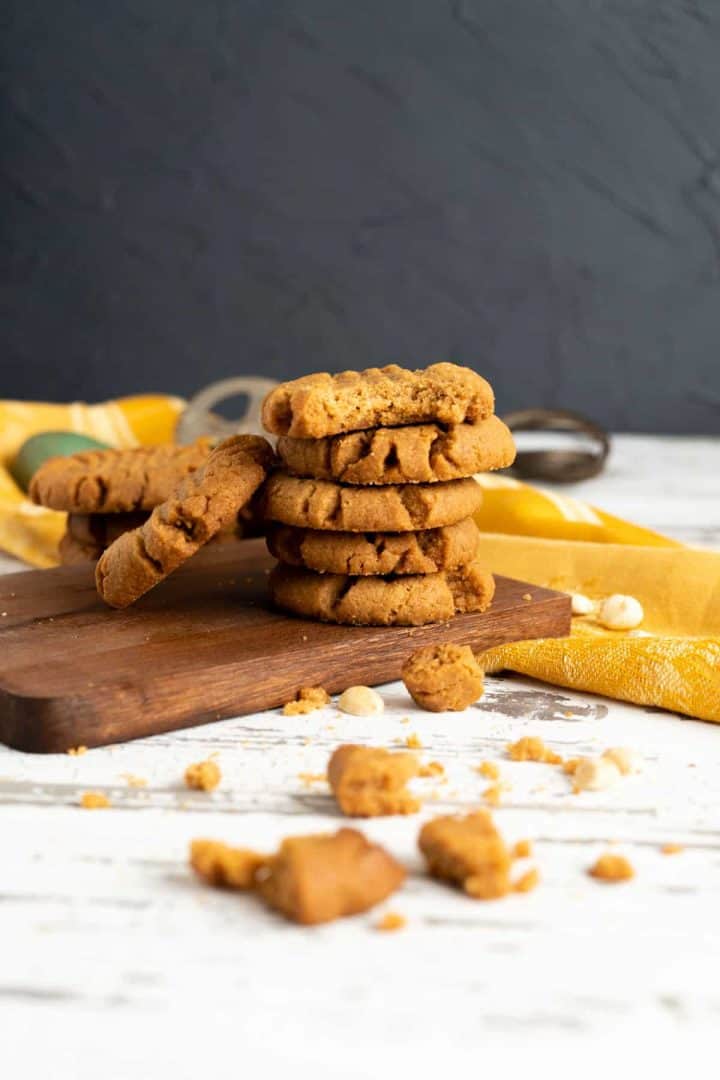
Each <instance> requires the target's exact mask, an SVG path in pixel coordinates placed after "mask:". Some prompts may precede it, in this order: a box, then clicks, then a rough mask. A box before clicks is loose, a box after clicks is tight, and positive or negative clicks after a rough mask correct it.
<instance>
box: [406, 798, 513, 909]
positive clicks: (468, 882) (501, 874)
mask: <svg viewBox="0 0 720 1080" xmlns="http://www.w3.org/2000/svg"><path fill="white" fill-rule="evenodd" d="M418 846H419V848H420V851H421V852H422V854H423V856H424V858H425V860H426V862H427V866H428V872H429V873H430V874H431V876H432V877H435V878H439V879H440V880H443V881H451V882H453V883H454V884H456V885H459V886H460V887H461V888H462V889H464V891H465V892H466V893H467V895H468V896H472V897H473V898H474V899H476V900H496V899H499V898H500V897H502V896H507V894H508V893H509V892H510V891H511V888H512V886H511V884H510V867H511V864H512V860H511V858H510V852H509V851H508V848H507V846H506V844H505V841H504V840H503V838H502V836H501V835H500V833H499V832H498V831H497V829H496V827H495V823H494V821H493V819H492V815H491V814H490V812H489V811H488V810H478V811H476V812H475V813H472V814H466V815H465V816H462V817H455V816H444V817H437V818H433V819H432V820H431V821H428V822H427V823H426V824H425V825H423V827H422V829H421V830H420V836H419V837H418Z"/></svg>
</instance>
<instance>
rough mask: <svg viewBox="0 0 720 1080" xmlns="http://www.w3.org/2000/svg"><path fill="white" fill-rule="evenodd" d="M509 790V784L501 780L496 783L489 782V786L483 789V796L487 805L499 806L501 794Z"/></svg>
mask: <svg viewBox="0 0 720 1080" xmlns="http://www.w3.org/2000/svg"><path fill="white" fill-rule="evenodd" d="M511 790H512V789H511V787H510V785H509V784H504V783H502V782H501V783H498V784H490V786H489V787H486V788H485V790H484V791H483V798H484V800H485V802H486V803H487V804H488V806H499V805H500V801H501V799H502V797H503V795H505V794H506V792H508V791H511Z"/></svg>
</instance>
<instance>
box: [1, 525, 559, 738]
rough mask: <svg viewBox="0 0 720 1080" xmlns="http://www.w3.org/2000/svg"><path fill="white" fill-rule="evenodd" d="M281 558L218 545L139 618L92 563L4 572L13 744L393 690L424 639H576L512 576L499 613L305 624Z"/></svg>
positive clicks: (129, 731)
mask: <svg viewBox="0 0 720 1080" xmlns="http://www.w3.org/2000/svg"><path fill="white" fill-rule="evenodd" d="M272 562H273V560H272V559H271V558H270V556H269V555H267V553H266V552H265V549H264V542H263V541H262V540H249V541H243V542H240V543H238V544H232V545H230V544H227V545H221V546H218V547H217V549H215V550H213V549H207V550H206V551H204V552H202V553H201V554H200V555H199V556H198V557H197V558H196V559H193V561H192V562H191V563H190V564H189V565H188V566H187V567H186V568H184V569H181V570H180V571H178V572H177V573H176V574H174V575H173V576H172V577H171V578H169V579H168V580H167V581H166V582H164V583H163V584H162V585H160V586H158V588H156V589H154V590H153V591H152V592H151V593H149V594H148V595H147V596H145V597H144V598H143V599H142V600H141V601H139V602H138V603H137V604H136V605H135V606H133V607H131V608H128V609H126V610H125V611H111V610H110V609H108V608H107V607H105V606H104V605H103V604H102V602H101V601H100V600H99V599H98V597H97V594H96V592H95V585H94V579H93V570H92V567H61V568H59V569H57V570H39V571H29V572H26V573H21V574H13V575H8V576H6V577H4V578H3V579H2V581H1V582H0V611H2V612H3V613H4V614H3V617H2V620H1V623H0V658H1V659H0V741H2V742H4V743H5V744H6V745H8V746H11V747H14V748H16V749H19V750H26V751H32V752H44V753H53V752H62V751H65V750H67V749H68V748H69V747H72V746H77V745H79V744H83V745H85V746H102V745H105V744H107V743H111V742H122V741H124V740H127V739H134V738H140V737H142V736H146V735H153V734H157V733H159V732H164V731H174V730H176V729H178V728H183V727H190V726H193V725H195V724H202V723H207V722H209V721H212V720H219V719H222V718H224V717H229V716H240V715H244V714H246V713H250V712H256V711H259V710H261V709H267V708H273V707H275V706H278V705H281V704H283V703H284V702H286V701H288V700H289V699H290V698H292V697H293V696H294V695H295V693H296V692H297V690H298V689H299V687H300V686H313V685H318V684H319V685H322V686H324V687H325V688H326V689H327V690H328V691H330V692H336V691H339V690H343V689H344V688H345V687H347V686H349V685H351V684H353V683H364V684H367V685H377V684H379V683H385V682H389V681H390V680H392V679H396V678H397V677H398V676H399V673H400V668H401V666H402V663H403V661H404V660H405V659H406V657H407V656H408V654H409V653H410V652H411V651H412V650H413V649H416V648H419V647H420V646H421V645H428V644H433V643H435V642H440V641H461V642H463V643H466V644H469V645H472V646H473V648H475V649H486V648H490V647H491V646H494V645H499V644H502V643H503V642H507V641H517V640H521V639H524V638H537V637H557V636H561V635H563V634H566V633H568V632H569V626H570V601H569V598H568V597H567V596H565V595H564V594H562V593H557V592H553V591H551V590H548V589H540V588H536V587H535V586H529V585H527V584H526V583H523V582H518V581H513V580H510V579H508V578H501V577H499V578H498V579H497V591H496V596H495V600H494V601H493V604H492V607H491V608H490V610H489V611H487V612H485V613H484V614H482V615H460V616H457V617H456V618H454V619H452V620H451V621H450V622H446V623H435V624H432V625H430V626H423V627H343V626H334V625H331V624H323V623H317V622H312V621H309V620H306V619H299V618H296V617H293V616H289V615H285V614H282V613H281V612H278V611H274V610H273V609H272V608H271V606H270V604H269V600H268V597H267V591H266V574H267V571H268V570H269V568H270V567H271V566H272ZM528 595H530V596H531V599H530V600H528V599H523V597H527V596H528Z"/></svg>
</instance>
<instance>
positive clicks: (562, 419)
mask: <svg viewBox="0 0 720 1080" xmlns="http://www.w3.org/2000/svg"><path fill="white" fill-rule="evenodd" d="M503 420H504V421H505V423H506V424H507V426H508V427H509V428H510V430H511V431H512V432H513V433H515V432H518V431H556V432H559V433H560V432H562V433H567V432H576V433H577V434H579V435H586V436H587V437H588V438H589V439H591V440H592V442H593V443H594V444H595V446H594V448H593V449H590V450H578V449H575V450H571V449H557V450H519V451H518V454H517V457H516V458H515V464H514V465H513V467H512V472H513V473H514V474H515V475H516V476H522V477H523V478H525V479H528V480H551V481H553V482H554V483H556V484H572V483H575V482H576V481H578V480H588V479H590V477H592V476H597V475H598V473H600V472H602V470H603V468H604V466H605V461H606V459H607V456H608V454H609V453H610V436H609V435H608V433H607V432H606V431H604V430H603V429H602V428H601V427H600V426H599V425H598V424H596V423H594V422H593V421H592V420H589V419H588V417H586V416H582V415H581V414H580V413H575V412H570V411H569V410H568V409H519V410H517V411H516V412H511V413H507V414H506V415H505V416H503Z"/></svg>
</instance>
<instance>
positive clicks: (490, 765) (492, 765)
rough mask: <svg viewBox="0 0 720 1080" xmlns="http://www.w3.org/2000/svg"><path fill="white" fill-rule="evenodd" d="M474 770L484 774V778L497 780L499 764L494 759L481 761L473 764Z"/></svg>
mask: <svg viewBox="0 0 720 1080" xmlns="http://www.w3.org/2000/svg"><path fill="white" fill-rule="evenodd" d="M475 770H476V772H479V773H480V775H481V776H484V777H485V779H486V780H499V778H500V766H499V765H498V764H497V762H495V761H481V762H480V764H479V765H476V766H475Z"/></svg>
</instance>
